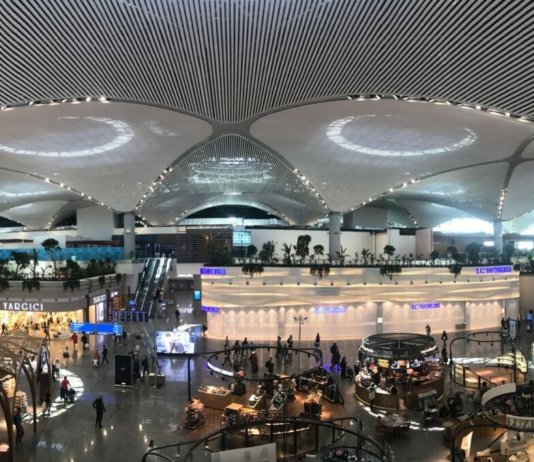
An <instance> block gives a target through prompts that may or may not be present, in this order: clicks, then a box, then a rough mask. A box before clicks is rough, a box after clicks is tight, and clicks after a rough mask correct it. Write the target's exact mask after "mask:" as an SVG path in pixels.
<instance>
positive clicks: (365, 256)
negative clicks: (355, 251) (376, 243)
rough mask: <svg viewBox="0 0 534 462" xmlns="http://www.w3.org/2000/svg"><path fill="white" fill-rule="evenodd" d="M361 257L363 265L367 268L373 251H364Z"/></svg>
mask: <svg viewBox="0 0 534 462" xmlns="http://www.w3.org/2000/svg"><path fill="white" fill-rule="evenodd" d="M361 255H362V260H363V265H364V266H367V265H368V263H369V258H370V256H371V251H370V250H369V249H362V252H361Z"/></svg>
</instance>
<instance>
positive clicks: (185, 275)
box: [176, 269, 204, 279]
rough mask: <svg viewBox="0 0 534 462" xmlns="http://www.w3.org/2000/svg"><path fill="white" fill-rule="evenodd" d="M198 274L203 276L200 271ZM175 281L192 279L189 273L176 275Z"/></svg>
mask: <svg viewBox="0 0 534 462" xmlns="http://www.w3.org/2000/svg"><path fill="white" fill-rule="evenodd" d="M200 274H204V273H203V272H202V269H201V270H200ZM176 279H193V275H192V274H190V273H179V274H177V275H176Z"/></svg>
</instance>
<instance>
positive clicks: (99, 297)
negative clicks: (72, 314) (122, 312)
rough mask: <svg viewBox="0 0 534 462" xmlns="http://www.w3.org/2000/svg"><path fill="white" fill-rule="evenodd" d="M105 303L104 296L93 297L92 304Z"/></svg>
mask: <svg viewBox="0 0 534 462" xmlns="http://www.w3.org/2000/svg"><path fill="white" fill-rule="evenodd" d="M105 301H106V294H101V295H95V296H94V297H93V303H94V304H95V305H96V304H97V303H102V302H105Z"/></svg>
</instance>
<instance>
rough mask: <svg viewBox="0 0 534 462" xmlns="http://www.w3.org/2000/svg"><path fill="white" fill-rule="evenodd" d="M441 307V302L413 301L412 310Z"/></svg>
mask: <svg viewBox="0 0 534 462" xmlns="http://www.w3.org/2000/svg"><path fill="white" fill-rule="evenodd" d="M436 308H441V303H436V302H433V303H412V310H433V309H436Z"/></svg>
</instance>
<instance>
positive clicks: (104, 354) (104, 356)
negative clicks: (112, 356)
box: [101, 345, 109, 366]
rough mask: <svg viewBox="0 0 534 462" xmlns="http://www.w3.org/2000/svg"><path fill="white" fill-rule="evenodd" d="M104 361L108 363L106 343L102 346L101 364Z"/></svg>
mask: <svg viewBox="0 0 534 462" xmlns="http://www.w3.org/2000/svg"><path fill="white" fill-rule="evenodd" d="M104 361H106V363H108V365H109V360H108V348H107V347H106V345H104V346H103V347H102V363H101V364H102V366H103V365H104Z"/></svg>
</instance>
